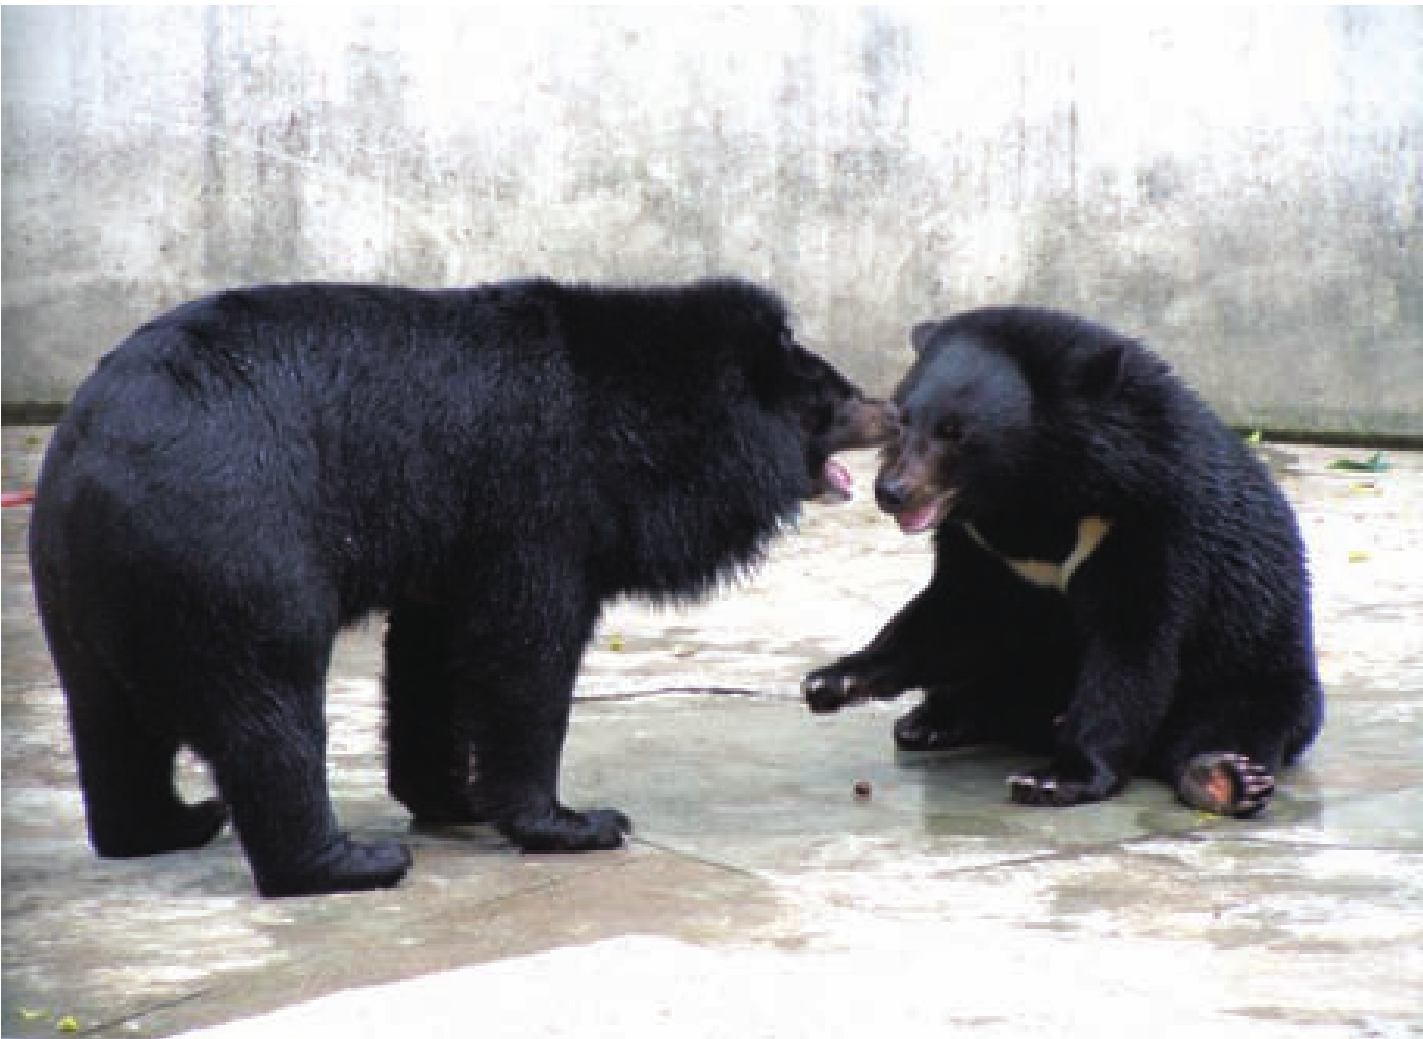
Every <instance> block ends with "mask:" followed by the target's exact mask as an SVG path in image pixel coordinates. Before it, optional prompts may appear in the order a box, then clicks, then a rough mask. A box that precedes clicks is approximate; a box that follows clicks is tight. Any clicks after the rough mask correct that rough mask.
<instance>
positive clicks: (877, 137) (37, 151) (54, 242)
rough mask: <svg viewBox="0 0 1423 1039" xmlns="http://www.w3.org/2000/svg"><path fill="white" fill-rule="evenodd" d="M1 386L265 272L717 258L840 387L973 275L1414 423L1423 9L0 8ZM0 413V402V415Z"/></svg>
mask: <svg viewBox="0 0 1423 1039" xmlns="http://www.w3.org/2000/svg"><path fill="white" fill-rule="evenodd" d="M3 47H4V54H3V76H4V81H3V102H4V113H3V114H4V122H3V134H4V140H3V158H4V210H3V219H4V327H3V333H4V399H5V401H6V403H7V407H9V406H10V405H12V404H14V403H15V402H21V401H34V400H62V399H64V398H65V397H66V396H67V395H68V393H69V392H70V391H71V389H72V387H73V386H74V384H75V382H76V381H77V380H78V379H79V378H81V377H82V376H83V374H84V373H85V372H86V371H87V370H88V369H89V367H90V366H91V364H92V363H93V361H94V359H95V358H96V357H97V356H98V355H99V354H100V353H101V352H102V351H104V350H105V349H107V348H108V347H109V346H111V345H112V344H113V343H115V342H116V341H117V340H118V339H120V338H121V337H122V336H123V335H124V333H125V332H127V331H128V330H129V329H131V328H132V327H133V326H134V325H136V324H137V323H139V322H140V321H142V320H143V319H144V318H145V317H146V316H148V315H150V314H151V313H153V312H154V311H156V310H158V309H160V308H162V307H165V306H167V305H169V304H172V303H174V302H176V301H178V300H180V299H183V298H185V297H189V296H192V295H195V294H198V293H201V292H203V291H206V290H208V289H211V288H214V287H218V286H223V285H229V284H233V283H240V282H252V281H259V280H286V279H297V278H329V279H349V278H360V279H381V280H388V281H399V282H406V283H413V284H422V285H436V284H451V283H466V282H475V281H481V280H490V279H499V278H506V277H510V276H514V275H521V274H528V273H549V274H553V275H555V276H561V277H567V278H576V279H588V280H616V281H623V280H632V279H637V280H670V279H683V278H691V277H695V276H697V275H700V274H703V273H706V272H739V273H742V274H745V275H747V276H749V277H752V278H755V279H759V280H763V281H766V282H768V283H770V284H772V285H773V286H775V287H776V288H777V289H779V290H780V291H781V292H783V293H784V294H785V295H786V296H787V297H788V299H789V300H790V301H791V303H792V304H793V306H794V307H795V309H796V311H797V313H798V315H799V325H800V327H801V329H802V331H803V333H804V336H805V338H806V339H807V340H808V341H810V342H811V343H813V344H815V345H818V346H819V347H821V348H822V349H824V350H825V351H826V352H827V353H829V354H831V355H832V356H834V357H835V358H836V359H838V360H839V361H840V362H841V363H842V364H843V365H844V367H845V368H846V369H847V370H848V371H849V372H850V373H851V374H853V375H854V376H855V377H857V378H859V379H861V380H863V381H864V382H865V383H866V384H867V385H869V386H871V387H872V388H875V389H879V390H884V389H887V388H889V387H890V386H891V385H892V384H893V382H894V380H895V378H896V377H897V376H898V374H899V373H900V372H901V371H902V369H903V367H904V365H905V363H906V361H907V358H908V348H907V346H906V345H905V344H906V336H905V332H906V329H907V327H908V326H909V325H910V324H911V323H913V322H914V321H916V320H919V319H923V318H926V317H930V316H934V315H938V314H943V313H946V312H948V311H951V310H954V309H957V308H962V307H966V306H971V305H975V304H980V303H987V302H994V301H1010V300H1019V301H1032V302H1037V303H1044V304H1052V305H1057V306H1063V307H1067V308H1072V309H1078V310H1081V311H1084V312H1086V313H1089V314H1091V315H1093V316H1096V317H1098V318H1100V319H1103V320H1106V321H1108V322H1112V323H1115V324H1118V325H1120V326H1123V327H1125V328H1127V329H1129V330H1131V331H1133V332H1135V333H1137V334H1140V335H1143V336H1145V337H1146V338H1147V339H1148V340H1149V341H1151V342H1153V343H1154V344H1155V345H1156V346H1157V347H1158V349H1160V350H1161V351H1162V352H1163V353H1164V354H1166V355H1167V356H1168V357H1170V358H1171V359H1172V360H1173V362H1174V363H1175V364H1176V365H1177V366H1178V367H1179V368H1180V369H1181V370H1182V371H1183V373H1184V374H1186V375H1187V376H1188V377H1189V378H1191V379H1192V380H1193V381H1195V382H1196V383H1197V384H1198V385H1199V386H1200V388H1201V389H1202V390H1203V392H1204V393H1205V394H1206V395H1207V397H1209V398H1210V399H1211V400H1212V401H1213V402H1215V403H1216V404H1217V406H1218V407H1219V408H1220V409H1221V410H1222V411H1223V412H1224V413H1225V414H1226V416H1227V417H1228V418H1230V419H1231V420H1233V421H1236V422H1239V423H1242V424H1256V425H1265V426H1268V427H1271V428H1289V429H1302V428H1303V429H1313V430H1318V431H1326V432H1334V433H1340V432H1343V433H1349V432H1352V433H1373V434H1392V435H1400V436H1402V435H1413V436H1423V234H1420V215H1419V201H1420V180H1423V160H1420V149H1423V12H1420V10H1419V9H1417V8H1394V9H1362V10H1361V9H1327V8H1312V9H1258V10H1251V9H1239V8H1235V9H1230V10H1221V9H1211V8H1197V9H1181V10H1175V11H1171V10H1162V9H1156V8H1154V7H1153V8H1150V9H1146V10H1142V11H1130V10H1117V11H1114V12H1112V13H1110V14H1102V13H1088V12H1081V11H1021V10H1008V9H996V8H995V9H979V10H974V9H943V10H935V9H933V8H929V7H924V8H915V9H904V10H900V9H894V8H874V9H853V8H835V9H790V8H776V9H765V10H758V9H752V8H745V9H729V8H698V9H687V10H684V11H677V10H668V11H659V12H648V11H645V10H638V11H630V10H623V9H615V8H581V9H576V10H562V11H559V10H545V9H536V8H530V9H497V10H463V11H461V10H454V9H442V10H425V11H420V10H411V9H404V10H397V9H375V10H355V9H347V8H322V9H320V10H317V9H315V8H300V9H290V8H289V9H281V8H260V9H257V8H252V9H246V8H209V9H204V8H168V9H144V8H123V7H120V8H79V9H73V8H72V9H65V8H54V7H51V8H6V9H5V10H4V15H3ZM12 413H13V412H12Z"/></svg>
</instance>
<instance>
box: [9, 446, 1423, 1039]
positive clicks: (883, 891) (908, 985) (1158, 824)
mask: <svg viewBox="0 0 1423 1039" xmlns="http://www.w3.org/2000/svg"><path fill="white" fill-rule="evenodd" d="M47 432H48V431H47V430H45V429H40V428H15V427H12V428H6V429H5V431H4V438H5V440H4V464H5V470H4V481H5V489H7V490H9V489H12V488H14V487H19V486H28V485H30V484H31V483H32V482H33V474H34V468H35V464H36V459H37V457H38V453H39V451H40V450H41V448H42V445H43V440H44V438H45V436H46V435H47ZM1265 450H1266V451H1267V453H1268V454H1269V456H1270V459H1271V462H1272V464H1273V465H1274V466H1275V468H1276V471H1277V472H1278V473H1279V474H1280V476H1281V478H1282V480H1283V482H1284V484H1285V486H1286V489H1287V491H1288V492H1289V494H1290V495H1291V497H1292V498H1293V500H1294V501H1295V502H1296V504H1297V506H1298V509H1299V513H1300V518H1301V524H1302V526H1303V528H1304V531H1305V535H1306V538H1307V540H1308V541H1309V544H1310V548H1311V560H1312V569H1313V572H1314V575H1315V584H1316V595H1317V628H1318V639H1319V644H1320V651H1321V662H1322V669H1323V673H1324V677H1325V681H1326V685H1327V688H1328V691H1329V697H1330V699H1329V717H1328V721H1327V723H1326V728H1325V732H1324V735H1323V738H1322V739H1321V742H1320V743H1319V745H1318V746H1317V747H1316V749H1315V750H1314V751H1313V753H1312V754H1311V755H1310V756H1309V757H1308V759H1307V760H1306V762H1305V763H1304V765H1303V766H1302V767H1300V768H1297V769H1295V770H1293V771H1291V772H1289V773H1288V774H1286V776H1284V777H1283V780H1284V781H1283V786H1282V790H1281V792H1280V795H1279V797H1278V798H1277V800H1276V802H1275V803H1274V805H1273V806H1272V808H1271V810H1270V811H1269V813H1268V814H1267V815H1265V816H1264V817H1263V818H1261V819H1259V820H1256V821H1252V822H1246V823H1242V822H1233V821H1224V820H1219V819H1213V818H1210V817H1206V816H1202V815H1199V814H1197V813H1195V812H1192V811H1190V810H1189V809H1186V808H1184V807H1182V806H1180V805H1178V804H1176V803H1175V802H1174V800H1173V799H1172V797H1171V795H1170V793H1169V791H1167V790H1166V789H1165V788H1164V787H1162V786H1160V785H1157V784H1154V783H1151V782H1147V781H1138V782H1136V783H1135V784H1133V785H1132V786H1131V787H1130V789H1129V790H1128V791H1127V793H1126V794H1125V795H1124V796H1123V797H1121V798H1120V799H1118V800H1115V801H1113V802H1111V803H1108V804H1105V805H1098V806H1090V807H1084V808H1078V809H1072V810H1067V811H1051V810H1045V809H1028V808H1019V807H1014V806H1012V805H1010V804H1008V803H1007V801H1006V797H1005V786H1004V782H1003V778H1004V776H1005V775H1006V774H1007V773H1008V771H1009V770H1010V769H1011V768H1013V767H1014V766H1015V765H1017V764H1019V763H1020V762H1021V761H1022V760H1023V759H1021V758H1017V757H1015V756H1013V755H1010V754H1008V753H997V752H993V751H974V752H969V753H960V754H955V755H948V756H941V757H939V758H931V759H915V760H896V757H895V755H894V752H893V749H892V745H891V742H890V738H889V727H890V724H891V722H892V720H893V718H894V717H895V715H896V714H897V713H898V712H899V711H901V710H903V709H904V708H905V707H906V706H907V704H899V705H893V706H871V707H863V708H859V709H855V710H852V711H847V712H845V713H842V714H840V715H838V716H833V717H827V718H821V717H812V716H811V715H810V714H808V713H807V712H806V711H805V709H804V708H803V707H802V706H801V705H800V703H799V702H798V698H797V693H796V686H797V683H798V681H799V678H800V676H801V674H802V673H803V672H804V671H805V670H806V669H807V668H808V667H810V666H812V665H814V664H818V663H821V662H824V661H827V660H829V659H831V658H832V657H834V656H836V655H837V654H839V653H842V652H844V651H847V650H849V649H852V648H855V647H857V646H858V645H859V644H861V643H862V642H863V641H864V640H865V639H866V638H867V637H868V636H869V635H871V634H872V633H873V632H874V631H875V630H876V629H877V627H878V626H879V625H880V624H881V623H882V622H883V621H884V620H885V619H887V618H888V616H889V615H890V614H891V613H892V612H893V611H894V610H895V609H897V608H898V606H899V605H900V604H902V603H903V601H904V600H905V599H906V598H907V597H908V596H909V595H910V594H911V593H912V592H913V591H914V590H916V589H917V588H918V587H919V585H920V583H921V582H922V581H923V580H924V578H925V576H926V575H927V572H928V564H929V558H928V554H927V553H928V545H927V543H926V542H925V541H924V540H923V539H918V540H915V539H909V538H905V537H903V536H902V535H900V534H899V533H898V531H897V530H896V529H895V528H894V527H893V526H892V525H891V524H889V523H888V522H886V521H884V520H883V519H882V518H881V517H879V515H878V514H877V513H876V512H875V510H874V509H873V507H872V506H871V505H870V504H868V503H867V502H865V501H860V502H857V503H855V504H852V505H849V506H845V507H841V508H839V509H813V510H811V511H809V512H808V513H807V517H806V520H805V522H804V524H803V525H802V527H801V529H800V530H799V531H798V532H796V533H794V534H791V535H788V536H787V537H785V538H784V539H782V540H781V542H780V543H779V545H778V548H777V551H776V553H775V556H774V558H773V559H772V560H771V562H770V564H769V565H768V566H767V567H766V568H765V570H764V571H763V572H762V574H761V575H760V576H759V578H758V579H757V580H756V581H754V582H753V583H752V584H750V585H749V586H746V587H743V588H740V589H736V590H730V591H727V592H726V593H725V594H724V595H722V596H721V597H719V598H718V599H717V600H716V601H714V602H712V603H709V604H706V605H704V606H701V607H696V608H690V609H685V610H679V611H653V610H645V609H641V608H639V607H636V606H632V605H624V606H619V607H617V608H615V609H613V610H611V611H610V612H609V614H608V615H607V617H606V618H605V621H604V623H603V626H602V628H601V630H600V632H599V635H598V640H597V644H596V648H595V649H594V650H593V652H592V653H591V654H590V657H589V659H588V661H587V663H586V667H585V669H584V673H583V675H582V678H581V679H580V687H579V692H580V704H579V706H578V707H577V709H576V710H575V718H574V723H573V728H572V733H571V735H570V738H569V743H568V750H567V754H566V769H565V775H564V794H565V797H566V798H567V799H568V800H569V801H570V802H571V803H572V804H574V805H581V806H594V805H605V804H610V805H616V806H618V807H621V808H623V809H625V810H626V811H627V812H628V813H629V814H630V815H631V816H632V817H633V818H634V820H635V821H636V823H637V825H638V837H637V839H636V840H635V841H634V843H633V844H632V846H631V847H630V848H629V849H627V850H624V851H619V852H610V853H600V854H593V855H586V856H573V857H556V856H537V855H520V854H518V853H516V852H514V851H513V850H511V849H510V848H509V847H508V846H506V845H505V844H503V843H502V842H501V841H500V840H499V839H498V838H497V837H496V836H495V835H493V834H492V833H490V832H488V831H484V830H477V829H475V830H470V831H468V832H452V833H445V834H440V835H429V834H411V833H410V832H409V829H408V823H407V819H406V817H405V815H404V813H403V812H402V810H401V809H400V808H399V807H398V806H397V805H395V804H394V803H393V802H392V801H391V800H390V799H389V798H388V797H387V796H386V794H385V790H384V778H383V774H382V769H381V750H380V742H379V734H380V707H379V686H378V676H379V671H380V662H379V638H380V625H379V623H372V624H371V625H369V626H367V627H366V628H364V629H362V630H357V631H354V632H352V633H350V634H349V635H348V636H347V637H346V638H345V639H344V640H343V642H342V644H341V647H340V650H339V652H338V656H337V660H336V664H335V668H334V672H333V676H332V680H331V694H330V699H329V704H330V715H331V777H332V786H333V792H334V796H335V799H336V802H337V810H338V812H339V813H340V816H341V818H342V821H343V823H344V824H345V825H347V826H348V827H350V828H352V829H353V830H355V831H357V832H358V833H360V834H362V835H365V836H400V837H402V838H403V839H406V840H408V841H409V843H410V844H411V846H412V848H413V850H414V853H415V869H414V871H413V872H412V873H411V875H410V877H409V879H408V880H407V881H406V882H405V883H404V884H403V885H402V886H401V887H399V888H398V889H396V890H394V891H391V892H384V893H378V894H367V895H354V896H337V897H329V898H322V899H304V900H290V901H276V902H264V901H261V900H259V899H257V898H256V897H255V896H254V894H253V891H252V886H251V881H250V879H249V876H248V873H247V869H246V866H245V864H244V862H243V860H242V858H241V856H240V853H239V850H238V848H237V846H236V844H235V842H234V840H233V838H232V836H231V835H230V834H227V835H224V836H223V837H222V838H221V839H219V840H218V841H217V842H216V843H215V844H214V845H212V846H211V847H209V848H207V849H204V850H202V851H199V852H190V853H182V854H174V855H168V856H163V857H160V858H153V859H148V860H140V861H131V862H106V861H100V860H98V859H96V858H95V857H94V856H93V855H92V853H91V852H90V851H89V848H88V846H87V844H86V843H85V840H84V827H83V816H82V809H81V805H80V800H79V794H78V791H77V787H76V783H75V776H74V765H73V759H72V757H71V754H70V749H69V740H68V735H67V732H66V730H65V726H64V720H63V704H62V699H61V697H60V695H59V692H58V689H57V688H56V685H55V679H54V675H53V671H52V669H51V667H50V664H49V660H48V656H47V654H46V652H45V650H44V646H43V642H42V639H41V637H40V634H39V631H38V627H37V622H36V617H35V611H34V603H33V597H32V594H31V591H30V586H29V573H28V568H27V565H26V560H25V554H24V538H25V527H26V524H27V523H28V519H29V509H28V508H8V509H6V510H5V511H4V517H3V520H4V557H3V558H4V712H3V721H4V773H3V822H4V848H3V851H4V857H3V881H4V886H3V912H4V917H3V923H4V1007H3V1026H0V1027H3V1033H4V1035H5V1036H8V1037H12V1039H19V1037H26V1036H54V1035H57V1034H61V1033H62V1032H65V1031H68V1032H70V1033H73V1032H78V1033H80V1034H87V1035H102V1036H158V1035H170V1034H174V1033H178V1032H182V1031H185V1030H191V1029H195V1028H202V1027H206V1026H216V1025H223V1023H225V1022H228V1023H231V1024H228V1025H227V1026H226V1027H219V1028H217V1029H216V1030H215V1031H214V1033H213V1034H214V1035H223V1036H230V1037H233V1039H236V1037H239V1036H243V1037H255V1036H285V1035H301V1034H305V1035H333V1034H334V1035H346V1036H351V1035H411V1036H423V1035H445V1034H448V1035H467V1034H495V1035H564V1034H570V1035H571V1034H574V1033H577V1034H578V1035H580V1036H585V1037H586V1036H604V1035H607V1036H612V1035H626V1034H645V1033H649V1032H650V1031H651V1030H653V1029H657V1030H659V1031H660V1034H666V1035H678V1036H683V1035H707V1036H714V1035H715V1036H726V1035H740V1034H747V1035H775V1036H798V1035H807V1036H809V1035H816V1036H818V1037H824V1036H827V1035H831V1036H834V1035H849V1034H857V1035H858V1034H863V1033H865V1032H867V1031H869V1030H871V1029H873V1030H875V1031H877V1032H882V1033H883V1032H889V1031H890V1030H896V1031H908V1032H910V1033H911V1034H925V1033H928V1032H933V1033H934V1034H947V1033H948V1032H949V1031H952V1034H964V1035H974V1036H999V1035H1001V1036H1005V1037H1006V1036H1025V1035H1082V1036H1093V1037H1098V1036H1111V1035H1122V1036H1128V1035H1130V1036H1138V1035H1144V1034H1145V1035H1153V1036H1168V1035H1182V1036H1185V1035H1192V1036H1196V1037H1199V1036H1211V1037H1213V1039H1214V1037H1218V1036H1234V1035H1241V1036H1251V1037H1255V1036H1281V1037H1284V1036H1290V1037H1299V1036H1305V1037H1311V1036H1336V1035H1337V1036H1419V1035H1423V996H1420V993H1423V712H1420V700H1423V692H1421V691H1423V456H1418V455H1407V454H1399V455H1394V456H1391V460H1392V461H1393V463H1394V464H1393V467H1392V468H1391V469H1390V470H1389V471H1387V472H1383V473H1377V474H1358V473H1347V472H1339V471H1334V470H1331V469H1330V468H1329V467H1328V466H1329V462H1330V461H1331V460H1333V459H1335V458H1337V457H1339V456H1340V455H1341V454H1342V453H1343V452H1340V451H1337V450H1328V449H1310V448H1292V447H1291V448H1285V447H1271V448H1266V449H1265ZM1356 454H1357V453H1356ZM870 464H871V463H870V460H869V459H867V458H863V457H862V458H860V459H858V460H857V464H856V466H855V469H856V473H857V476H858V478H859V481H860V486H861V487H862V488H864V487H866V486H867V485H868V483H867V481H868V477H869V476H870V473H871V469H870ZM862 497H864V496H863V495H862ZM861 780H865V781H868V782H869V783H870V784H871V787H872V790H873V793H872V796H871V797H870V798H869V799H868V800H865V799H857V798H856V797H855V796H854V793H853V788H854V786H855V784H856V783H857V782H859V781H861ZM183 783H184V785H185V787H186V788H187V789H189V790H190V791H191V792H192V793H193V794H195V795H196V794H198V793H199V792H201V791H203V790H205V789H207V788H209V787H210V783H209V781H208V779H207V777H206V775H205V774H204V772H203V770H202V768H201V767H200V766H199V765H197V764H196V763H191V762H190V763H188V764H187V765H186V766H185V769H184V776H183ZM450 971H453V973H435V972H450ZM427 975H430V976H427ZM410 979H418V980H410ZM392 982H402V984H397V985H394V986H389V987H382V988H376V989H363V990H361V991H355V992H344V994H342V995H339V996H336V997H334V998H333V999H328V1000H318V1001H316V1002H307V1001H311V1000H314V999H316V997H322V996H327V995H329V994H332V993H338V992H343V991H344V990H352V989H358V988H360V987H362V986H373V985H382V984H384V983H392ZM298 1004H301V1005H298ZM281 1008H287V1009H285V1010H282V1011H281V1012H280V1013H279V1014H278V1015H277V1016H276V1017H269V1018H259V1019H257V1020H241V1019H245V1018H250V1017H252V1016H253V1015H261V1014H266V1013H268V1012H272V1011H279V1010H280V1009H281Z"/></svg>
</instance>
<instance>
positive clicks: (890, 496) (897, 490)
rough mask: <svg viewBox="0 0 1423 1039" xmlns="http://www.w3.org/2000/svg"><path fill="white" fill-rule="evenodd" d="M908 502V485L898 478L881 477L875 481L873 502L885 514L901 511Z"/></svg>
mask: <svg viewBox="0 0 1423 1039" xmlns="http://www.w3.org/2000/svg"><path fill="white" fill-rule="evenodd" d="M908 500H909V484H907V483H906V482H905V481H904V480H903V479H901V478H900V477H898V476H881V477H879V478H878V479H877V480H875V501H876V502H877V503H879V507H880V508H881V509H883V510H884V511H885V512H893V511H894V510H895V509H902V508H903V507H904V503H905V502H907V501H908Z"/></svg>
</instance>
